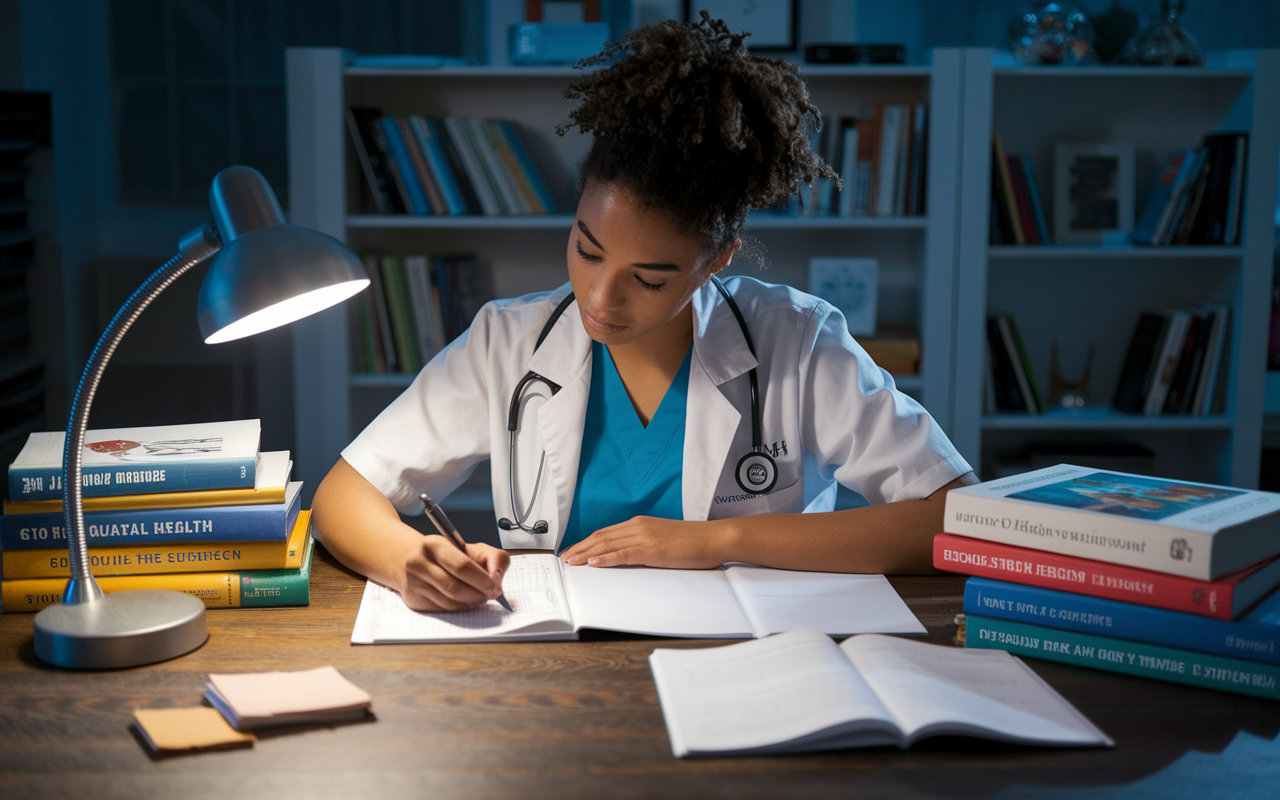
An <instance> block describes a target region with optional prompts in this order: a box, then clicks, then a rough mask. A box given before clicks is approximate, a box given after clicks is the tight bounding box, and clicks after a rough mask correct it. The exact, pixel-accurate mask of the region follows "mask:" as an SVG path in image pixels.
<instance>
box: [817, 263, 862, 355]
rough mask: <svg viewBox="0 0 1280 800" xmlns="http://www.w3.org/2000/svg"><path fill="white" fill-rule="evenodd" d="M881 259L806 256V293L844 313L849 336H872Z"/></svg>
mask: <svg viewBox="0 0 1280 800" xmlns="http://www.w3.org/2000/svg"><path fill="white" fill-rule="evenodd" d="M879 278H880V263H879V262H878V261H877V260H876V259H874V258H824V257H817V256H815V257H813V258H810V259H809V293H810V294H813V295H816V296H818V297H821V298H822V299H823V300H826V301H827V302H828V303H830V304H831V305H833V306H835V307H836V308H837V309H839V310H840V313H842V314H844V319H845V322H847V323H848V325H849V334H850V335H852V336H874V335H875V333H876V309H877V305H878V302H877V301H878V299H879V294H880V290H879V284H880V280H879Z"/></svg>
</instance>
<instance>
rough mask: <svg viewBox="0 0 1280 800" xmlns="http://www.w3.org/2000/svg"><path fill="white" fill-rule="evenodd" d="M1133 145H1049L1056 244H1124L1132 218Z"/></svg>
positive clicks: (1122, 143)
mask: <svg viewBox="0 0 1280 800" xmlns="http://www.w3.org/2000/svg"><path fill="white" fill-rule="evenodd" d="M1133 158H1134V157H1133V145H1132V144H1130V143H1127V142H1092V143H1079V144H1068V143H1060V144H1057V145H1055V146H1054V148H1053V241H1054V243H1055V244H1125V243H1127V242H1128V241H1129V232H1130V231H1132V230H1133V223H1134V164H1133Z"/></svg>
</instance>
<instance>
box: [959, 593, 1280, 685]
mask: <svg viewBox="0 0 1280 800" xmlns="http://www.w3.org/2000/svg"><path fill="white" fill-rule="evenodd" d="M964 610H965V613H966V614H980V615H982V616H986V617H995V618H998V619H1007V620H1013V621H1014V622H1026V623H1030V624H1033V625H1044V626H1047V627H1050V628H1060V629H1062V630H1068V631H1079V632H1080V633H1091V634H1098V635H1100V636H1109V637H1112V638H1115V639H1125V640H1129V641H1134V642H1145V643H1147V644H1158V645H1165V646H1167V647H1176V648H1179V649H1183V650H1195V651H1197V652H1201V653H1216V654H1218V655H1224V656H1231V657H1233V658H1243V659H1247V660H1249V661H1261V662H1264V663H1267V664H1277V665H1280V652H1277V650H1278V649H1280V647H1278V645H1280V592H1276V593H1272V594H1271V595H1270V596H1269V597H1267V598H1265V599H1264V600H1262V602H1260V603H1259V604H1258V605H1256V606H1254V608H1253V610H1251V611H1250V612H1249V613H1248V614H1246V615H1244V616H1243V617H1241V618H1240V619H1239V620H1237V621H1235V622H1232V621H1230V620H1225V619H1214V618H1212V617H1203V616H1200V615H1198V614H1184V613H1182V612H1179V611H1167V610H1165V609H1163V608H1153V607H1151V606H1139V605H1134V604H1132V603H1122V602H1120V601H1118V600H1105V599H1103V598H1100V597H1090V596H1088V595H1083V594H1072V593H1069V592H1059V591H1055V590H1053V589H1042V588H1040V587H1038V586H1024V585H1022V584H1017V583H1006V582H1004V581H993V580H990V579H988V578H970V579H969V580H967V581H965V586H964Z"/></svg>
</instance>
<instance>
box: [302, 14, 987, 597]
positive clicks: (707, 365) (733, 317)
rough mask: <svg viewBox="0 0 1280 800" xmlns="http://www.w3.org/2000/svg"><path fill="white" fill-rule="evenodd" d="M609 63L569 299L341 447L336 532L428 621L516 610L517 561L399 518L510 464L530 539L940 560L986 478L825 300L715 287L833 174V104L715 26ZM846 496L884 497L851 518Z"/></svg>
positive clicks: (515, 524) (814, 558)
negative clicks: (513, 576) (951, 512)
mask: <svg viewBox="0 0 1280 800" xmlns="http://www.w3.org/2000/svg"><path fill="white" fill-rule="evenodd" d="M598 63H599V64H600V65H601V66H600V67H599V68H598V69H596V70H594V71H592V72H588V73H586V74H585V75H584V76H583V77H581V78H580V79H579V80H578V81H577V82H576V83H575V84H573V86H572V88H571V90H570V95H569V96H571V97H574V98H577V99H579V100H580V103H579V105H578V107H577V109H576V110H575V111H574V112H573V113H572V115H571V117H570V122H569V124H571V125H576V126H577V127H579V128H580V129H581V130H582V131H583V132H590V133H592V134H593V135H594V139H593V144H592V146H591V150H590V152H589V154H588V155H587V157H586V159H585V161H584V163H583V165H582V189H581V196H580V199H579V202H578V208H577V213H576V215H575V218H574V220H573V225H572V229H571V230H570V232H569V237H568V247H567V253H566V259H567V262H568V271H569V283H568V285H565V286H562V287H560V288H559V289H556V290H554V291H551V292H547V293H542V294H534V295H528V296H525V297H519V298H515V299H512V300H505V301H499V302H494V303H489V304H487V305H486V306H485V307H484V308H482V309H481V310H480V312H479V313H478V314H477V316H476V318H475V320H474V321H473V322H472V324H471V327H470V329H469V330H468V331H467V333H466V334H464V335H463V336H462V337H460V338H459V339H458V340H457V341H455V342H453V343H452V344H451V345H449V346H448V347H446V348H445V349H444V350H443V351H441V352H440V353H439V354H438V355H437V356H436V357H435V358H433V359H432V360H431V363H429V364H428V365H427V366H426V367H424V368H423V370H422V371H421V372H420V373H419V374H418V376H417V378H416V379H415V380H414V382H413V384H412V385H411V386H410V387H409V388H408V389H407V390H406V391H405V392H404V394H402V395H401V396H400V397H399V398H397V399H396V400H395V401H393V402H392V403H391V405H389V406H388V407H387V408H386V409H385V410H384V411H383V412H382V413H381V414H380V415H379V416H378V417H377V419H375V420H374V421H373V422H372V423H370V425H369V426H368V427H367V428H366V429H365V430H364V431H363V432H362V433H361V434H360V435H359V436H358V437H356V439H355V441H353V442H352V443H351V444H350V445H349V446H348V447H347V448H346V449H345V450H344V451H343V453H342V458H341V460H339V462H338V463H337V464H336V465H335V466H334V468H333V469H332V471H330V473H329V475H328V476H327V477H326V478H325V480H324V481H323V483H321V485H320V487H319V488H318V490H317V491H316V495H315V500H314V503H313V511H314V521H315V524H316V529H317V535H318V537H319V538H320V540H321V541H322V542H323V543H324V545H325V547H326V548H327V549H328V550H329V551H330V552H331V553H333V554H334V555H335V556H336V557H337V558H338V560H340V561H341V562H342V563H344V564H346V565H347V566H348V567H350V568H351V569H353V570H355V571H356V572H359V573H361V574H364V575H367V576H369V577H370V578H373V579H375V580H377V581H378V582H380V583H383V584H385V585H387V586H389V587H391V588H394V589H396V590H398V591H399V592H400V593H401V594H402V595H403V597H404V599H405V602H406V603H407V604H408V605H409V606H410V607H413V608H418V609H423V610H460V609H464V608H468V607H473V606H476V605H478V604H481V603H483V602H485V601H486V599H492V598H495V597H497V596H498V594H499V593H500V592H501V579H502V574H503V572H504V570H505V569H506V567H507V566H508V563H509V561H508V557H507V554H506V553H505V552H504V551H503V550H499V549H496V548H493V547H489V546H487V545H483V544H471V545H470V546H469V549H468V552H467V553H466V554H464V553H462V552H460V551H459V550H457V549H455V548H454V547H453V546H452V545H451V544H450V543H449V542H447V541H445V539H444V537H440V536H425V537H424V536H422V535H420V534H419V533H417V532H416V531H415V530H414V529H412V528H410V527H409V526H407V525H405V524H403V523H402V522H401V521H400V519H399V517H398V515H397V510H399V511H401V512H404V513H409V514H413V513H420V512H421V511H422V509H423V504H422V502H421V501H420V499H419V496H420V494H421V493H426V494H428V495H430V496H431V497H432V498H434V499H439V498H442V497H444V496H445V495H447V494H448V493H449V492H450V491H452V490H453V489H454V488H456V487H457V486H458V485H459V484H461V483H462V482H463V481H464V480H465V479H466V477H467V476H468V475H469V474H470V472H471V471H472V470H473V469H474V467H475V466H476V465H477V464H478V463H480V462H481V461H484V460H486V459H489V460H490V461H491V465H492V475H493V501H494V508H495V512H496V513H495V516H498V517H501V519H500V520H499V527H500V528H502V531H501V538H502V544H503V546H504V547H505V548H508V549H512V548H541V549H553V550H556V551H557V552H559V553H560V554H561V558H562V559H563V560H564V561H565V562H566V563H569V564H587V565H591V566H599V567H604V566H614V565H624V564H646V565H651V566H659V567H675V568H690V569H695V568H712V567H716V566H718V565H720V564H722V563H725V562H730V561H739V562H749V563H752V564H761V565H765V566H772V567H779V568H787V569H802V570H822V571H843V572H872V573H882V572H925V571H929V569H930V561H931V559H930V550H931V542H932V537H933V535H934V534H935V533H937V532H938V531H940V530H941V529H942V516H943V500H944V497H945V494H946V492H947V490H949V489H951V488H953V487H956V486H960V485H965V484H967V483H972V482H974V478H973V475H972V472H971V471H970V468H969V465H968V464H966V463H965V461H964V459H963V458H962V457H961V456H960V455H959V453H958V452H956V450H955V448H954V447H953V446H952V445H951V443H950V442H949V441H948V440H947V438H946V436H945V435H944V434H943V433H942V432H941V431H940V430H939V429H938V427H937V425H936V424H935V422H934V420H933V418H932V417H930V416H929V414H928V412H926V411H925V410H924V409H923V408H922V407H920V405H918V404H917V403H916V402H915V401H913V400H912V399H911V398H909V397H907V396H906V395H904V394H902V393H900V392H898V391H897V390H896V389H895V388H894V386H893V381H892V379H891V378H890V377H889V375H888V374H887V373H886V372H884V371H883V370H881V369H879V368H878V367H876V365H875V364H874V363H873V362H872V360H871V359H870V357H869V356H867V354H866V353H865V351H863V350H862V348H861V347H859V346H858V345H857V344H856V343H855V342H854V340H853V339H852V338H851V337H850V336H849V333H848V327H847V324H846V322H845V319H844V318H843V317H842V316H841V314H840V313H839V312H838V311H836V310H835V309H834V308H832V307H831V306H830V305H829V304H827V303H826V302H824V301H822V300H820V299H818V298H816V297H813V296H810V295H807V294H804V293H802V292H799V291H797V290H795V289H793V288H791V287H788V286H777V285H770V284H766V283H763V282H761V281H758V280H756V279H753V278H744V277H735V278H729V279H727V280H725V281H723V284H720V285H718V284H717V281H718V278H716V277H715V275H716V273H718V272H720V271H721V270H723V269H724V268H725V267H726V266H728V265H729V263H730V261H731V260H732V259H733V257H734V256H735V254H737V253H738V252H739V250H740V247H741V244H742V243H741V233H742V229H743V225H744V222H745V219H746V215H747V212H748V210H750V209H752V208H768V207H771V206H775V205H778V204H780V203H783V202H786V200H787V198H788V197H790V196H792V195H794V194H796V193H798V192H799V191H800V190H801V188H802V186H804V185H805V184H809V183H812V182H813V181H814V180H815V179H827V180H830V179H833V178H834V177H835V175H834V174H833V173H832V171H831V169H830V168H829V167H828V166H827V165H826V164H824V163H823V162H822V161H821V159H819V158H818V157H817V156H816V155H815V154H814V153H813V152H812V150H811V149H810V147H809V130H810V129H811V127H812V126H813V125H814V124H815V123H817V121H818V119H819V114H818V110H817V109H816V108H815V107H814V106H813V105H811V104H810V102H809V100H808V96H807V91H806V89H805V87H804V84H803V83H802V81H801V80H800V78H799V75H798V71H797V69H796V68H795V67H794V66H792V65H789V64H787V63H785V62H783V61H781V60H777V59H772V58H764V57H759V56H753V55H750V54H748V52H747V50H746V45H745V43H744V41H743V37H741V36H735V35H730V34H729V33H728V31H727V29H726V28H725V27H724V25H723V23H721V22H718V21H712V20H708V19H706V18H705V17H704V19H703V20H702V21H701V22H699V23H694V24H682V23H674V22H664V23H660V24H658V25H652V26H647V27H643V28H639V29H636V30H633V31H631V32H630V33H628V34H627V36H626V38H625V39H624V40H623V42H622V43H620V44H619V45H617V46H614V47H613V48H612V49H610V50H607V51H606V52H605V53H603V54H602V55H601V56H599V57H598ZM570 291H572V293H573V297H572V298H570V296H569V294H570ZM753 383H754V384H755V386H754V389H753ZM757 417H758V419H757ZM513 423H514V424H513ZM512 428H514V430H512ZM837 482H838V483H841V484H843V485H845V486H847V487H849V488H851V489H853V490H855V491H857V492H859V493H860V494H861V495H862V496H863V497H865V498H866V499H867V500H868V501H869V502H870V503H871V505H869V506H866V507H863V508H857V509H851V510H842V511H832V510H831V509H832V508H833V505H834V498H835V492H836V483H837ZM801 512H809V513H801ZM464 533H465V532H464Z"/></svg>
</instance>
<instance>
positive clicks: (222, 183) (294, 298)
mask: <svg viewBox="0 0 1280 800" xmlns="http://www.w3.org/2000/svg"><path fill="white" fill-rule="evenodd" d="M209 204H210V206H212V209H213V218H214V222H213V224H205V225H202V226H201V227H199V228H197V229H195V230H193V231H191V232H190V233H188V234H187V235H186V236H184V237H182V239H181V240H180V241H179V243H178V255H176V256H174V257H173V258H171V259H170V260H169V261H167V262H166V263H165V264H164V266H162V267H160V269H158V270H156V271H155V273H153V274H152V275H151V277H150V278H147V280H146V281H145V282H144V283H143V284H142V286H140V287H138V290H137V291H135V292H134V293H133V295H132V296H131V297H130V298H129V299H128V300H127V301H125V304H124V305H123V306H122V307H121V308H120V310H119V311H117V312H116V315H115V317H113V318H112V320H111V323H110V324H109V325H107V329H106V330H105V331H104V332H103V334H102V338H100V339H99V340H98V344H97V346H96V347H95V348H94V349H93V353H92V355H90V356H89V363H88V364H87V365H86V366H85V368H84V374H83V375H82V376H81V377H80V386H79V388H78V389H77V390H76V396H75V400H74V402H73V403H72V405H71V417H70V419H69V420H68V422H67V436H66V445H65V449H64V450H63V455H62V476H63V488H64V492H65V494H64V496H63V501H62V509H63V513H64V514H65V516H66V531H67V549H68V551H69V552H70V563H71V580H70V581H68V582H67V588H66V590H65V591H64V593H63V595H62V602H61V603H58V604H57V605H53V606H49V607H48V608H45V609H44V610H42V611H41V612H40V613H38V614H36V618H35V651H36V655H37V656H39V657H40V658H41V659H42V660H44V661H47V662H49V663H50V664H56V665H58V666H60V667H73V668H77V669H110V668H118V667H131V666H136V665H139V664H150V663H152V662H155V661H163V660H165V659H169V658H174V657H176V656H180V655H182V654H183V653H187V652H190V651H191V650H194V649H195V648H197V647H199V646H200V645H201V644H203V643H204V641H205V639H206V638H208V631H207V629H206V627H205V612H204V603H203V602H201V601H200V600H198V599H196V598H195V597H192V596H191V595H189V594H183V593H182V592H173V591H160V590H152V589H141V590H133V591H123V592H113V593H111V594H106V593H104V592H103V591H102V588H101V587H100V586H99V585H98V582H97V581H95V580H94V579H93V575H92V574H91V573H90V571H89V548H88V541H87V539H86V538H85V528H84V508H83V487H82V486H81V483H80V468H81V463H80V461H81V451H82V450H83V448H84V437H85V429H86V427H87V426H88V422H89V406H90V404H92V402H93V395H94V393H95V392H96V391H97V389H98V381H99V380H100V379H101V378H102V372H103V370H104V369H105V368H106V366H107V361H108V360H109V359H110V358H111V354H112V353H114V352H115V349H116V346H117V345H118V344H119V343H120V340H121V338H123V337H124V334H125V332H126V331H128V330H129V326H131V325H132V324H133V321H134V320H136V319H137V318H138V315H139V314H141V313H142V310H143V309H145V308H146V307H147V306H148V305H149V304H150V303H151V301H152V300H154V299H155V298H156V297H157V296H158V295H159V294H160V293H161V292H162V291H164V290H165V288H167V287H168V286H169V284H171V283H173V282H174V281H175V280H177V278H178V277H179V276H180V275H182V274H183V273H184V272H186V271H187V270H189V269H191V268H192V267H194V266H196V265H197V264H199V263H201V262H203V261H205V260H207V259H209V258H212V257H214V256H217V260H215V261H214V262H213V264H212V265H211V266H210V267H209V271H208V272H207V273H206V274H205V278H204V283H203V284H201V286H200V300H199V303H198V316H199V322H200V333H201V334H202V335H203V336H204V341H205V343H206V344H217V343H219V342H229V341H232V340H233V339H239V338H242V337H245V336H250V335H252V334H255V333H261V332H262V331H266V330H270V329H272V328H276V327H279V326H281V325H284V324H287V323H290V322H293V321H295V320H298V319H301V318H302V317H305V316H308V315H310V314H314V313H315V312H317V311H321V310H323V309H325V308H328V307H329V306H332V305H335V304H337V303H340V302H342V301H343V300H345V299H347V298H348V297H351V296H352V295H354V294H356V293H357V292H359V291H360V290H362V289H364V288H365V287H366V286H368V285H369V278H368V276H367V275H366V274H365V271H364V266H363V265H362V264H361V263H360V259H358V258H356V256H355V255H354V254H353V253H352V252H351V251H350V250H348V249H347V248H346V247H345V246H344V245H343V244H342V243H341V242H339V241H338V240H336V239H333V238H331V237H329V236H325V235H324V234H322V233H318V232H316V231H313V230H310V229H308V228H302V227H298V226H296V225H289V224H287V223H286V222H285V221H284V212H283V211H282V210H281V209H280V203H279V202H277V201H276V197H275V194H274V193H273V192H272V191H271V187H270V186H269V185H267V182H266V180H265V179H264V178H263V177H262V175H261V174H260V173H259V172H258V171H257V170H254V169H250V168H249V167H230V168H228V169H225V170H223V171H222V172H220V173H218V174H217V176H215V177H214V179H213V185H212V186H211V187H210V189H209Z"/></svg>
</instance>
